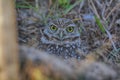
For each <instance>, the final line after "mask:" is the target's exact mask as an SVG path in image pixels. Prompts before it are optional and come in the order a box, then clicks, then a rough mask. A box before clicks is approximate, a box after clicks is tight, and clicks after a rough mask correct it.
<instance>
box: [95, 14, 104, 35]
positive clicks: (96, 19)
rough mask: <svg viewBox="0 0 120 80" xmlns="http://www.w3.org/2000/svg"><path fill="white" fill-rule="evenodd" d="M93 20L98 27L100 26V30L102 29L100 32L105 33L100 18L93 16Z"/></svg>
mask: <svg viewBox="0 0 120 80" xmlns="http://www.w3.org/2000/svg"><path fill="white" fill-rule="evenodd" d="M95 21H96V23H97V25H98V27H99V28H100V30H101V31H102V33H105V32H106V31H105V28H104V26H103V25H102V23H101V21H100V19H99V18H98V17H97V16H95Z"/></svg>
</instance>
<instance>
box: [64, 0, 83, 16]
mask: <svg viewBox="0 0 120 80" xmlns="http://www.w3.org/2000/svg"><path fill="white" fill-rule="evenodd" d="M81 1H83V0H78V1H76V2H75V3H74V4H73V5H69V6H68V7H67V9H66V10H65V11H64V14H67V13H68V12H69V11H70V10H72V9H73V8H74V7H75V6H76V5H78V4H79V3H80V2H81Z"/></svg>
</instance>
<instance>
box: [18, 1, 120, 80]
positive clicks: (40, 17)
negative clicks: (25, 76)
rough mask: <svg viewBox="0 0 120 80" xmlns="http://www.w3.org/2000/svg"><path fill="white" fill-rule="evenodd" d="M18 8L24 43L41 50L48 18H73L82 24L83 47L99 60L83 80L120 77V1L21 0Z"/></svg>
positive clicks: (19, 28)
mask: <svg viewBox="0 0 120 80" xmlns="http://www.w3.org/2000/svg"><path fill="white" fill-rule="evenodd" d="M16 9H17V21H18V32H19V33H18V34H19V36H18V41H19V44H20V45H24V46H28V47H34V48H35V49H38V47H39V41H38V40H37V39H38V37H39V35H38V33H39V29H40V28H42V27H44V26H45V24H47V21H48V20H50V19H56V18H68V19H71V20H73V21H74V22H75V23H76V24H77V26H79V27H80V33H81V41H82V42H81V43H82V44H81V49H82V50H83V52H84V53H85V54H87V56H88V59H89V55H90V56H91V55H93V56H92V59H95V63H94V64H93V65H90V67H89V68H90V69H88V70H86V71H85V75H86V76H85V78H84V79H83V80H119V79H120V77H119V75H120V65H119V64H120V0H17V1H16ZM90 59H91V58H90ZM88 61H89V60H88ZM97 62H98V63H97ZM101 62H102V63H101ZM82 63H83V64H84V62H82ZM96 66H97V67H99V68H96ZM92 67H93V68H94V67H95V68H96V69H95V68H94V70H93V72H92V69H93V68H92ZM99 71H101V72H100V73H99ZM91 73H92V74H91ZM102 73H104V74H102ZM110 73H111V74H110ZM91 76H92V78H91ZM81 79H82V78H79V79H78V80H81Z"/></svg>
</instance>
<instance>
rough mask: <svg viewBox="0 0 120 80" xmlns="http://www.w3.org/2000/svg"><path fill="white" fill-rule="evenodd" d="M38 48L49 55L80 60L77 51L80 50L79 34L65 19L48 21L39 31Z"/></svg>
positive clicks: (70, 22)
mask: <svg viewBox="0 0 120 80" xmlns="http://www.w3.org/2000/svg"><path fill="white" fill-rule="evenodd" d="M40 34H41V36H40V48H42V49H44V50H45V51H47V52H48V53H50V54H55V55H57V56H60V57H63V58H65V59H67V58H77V59H80V58H81V57H80V55H79V54H78V52H77V50H78V49H80V44H81V43H80V32H79V27H78V26H76V24H75V23H74V22H73V21H72V20H70V19H66V18H59V19H55V20H50V21H49V22H48V24H47V25H46V26H45V27H44V28H43V29H42V30H40Z"/></svg>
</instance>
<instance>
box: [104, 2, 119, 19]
mask: <svg viewBox="0 0 120 80" xmlns="http://www.w3.org/2000/svg"><path fill="white" fill-rule="evenodd" d="M118 7H120V3H119V4H117V5H116V6H115V7H114V8H113V9H112V10H111V12H109V13H108V15H107V16H106V19H108V17H109V16H110V15H111V14H112V13H113V12H114V11H115V10H116V9H117V8H118Z"/></svg>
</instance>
